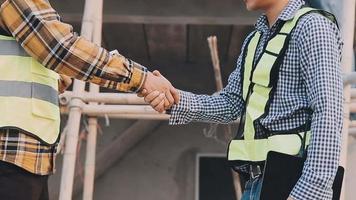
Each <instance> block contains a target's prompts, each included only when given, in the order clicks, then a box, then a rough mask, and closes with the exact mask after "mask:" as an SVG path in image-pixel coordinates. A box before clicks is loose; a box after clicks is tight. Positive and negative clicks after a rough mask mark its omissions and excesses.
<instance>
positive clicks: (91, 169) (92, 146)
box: [83, 0, 104, 200]
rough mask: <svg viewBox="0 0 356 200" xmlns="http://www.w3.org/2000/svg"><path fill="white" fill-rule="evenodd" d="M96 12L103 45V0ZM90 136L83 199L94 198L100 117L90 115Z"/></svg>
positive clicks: (98, 37)
mask: <svg viewBox="0 0 356 200" xmlns="http://www.w3.org/2000/svg"><path fill="white" fill-rule="evenodd" d="M96 3H97V6H96V14H95V15H94V16H93V18H94V22H93V23H94V31H93V32H94V33H93V42H94V43H95V44H97V45H100V46H101V36H102V21H103V20H102V17H103V4H104V2H103V0H97V1H96ZM89 91H90V92H89V94H88V95H90V96H95V95H96V94H98V93H99V91H100V88H99V86H98V85H95V84H93V83H91V84H90V88H89ZM90 104H91V105H97V104H98V103H90ZM88 123H89V125H88V126H89V127H88V137H87V145H86V157H85V166H84V190H83V200H92V199H93V193H94V179H95V156H96V140H97V131H98V129H97V127H98V119H97V118H96V117H90V118H89V119H88Z"/></svg>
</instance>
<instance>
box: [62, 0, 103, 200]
mask: <svg viewBox="0 0 356 200" xmlns="http://www.w3.org/2000/svg"><path fill="white" fill-rule="evenodd" d="M95 8H96V1H95V0H86V1H85V8H84V16H83V23H82V32H81V35H82V36H83V37H85V38H88V39H91V38H92V35H93V30H94V24H93V22H92V20H91V17H92V16H94V15H95ZM84 89H85V83H84V82H82V81H79V80H75V81H74V86H73V93H74V94H75V96H81V94H82V93H83V91H84ZM82 103H83V102H82V100H81V99H79V98H73V99H71V104H70V107H69V108H70V112H69V118H68V132H67V135H66V137H65V138H66V139H65V149H64V155H63V167H62V177H61V185H60V193H59V200H70V199H72V191H73V182H74V171H75V163H76V162H75V161H76V154H77V153H76V151H77V144H78V134H79V128H80V119H81V115H82V112H81V111H82V110H81V104H82Z"/></svg>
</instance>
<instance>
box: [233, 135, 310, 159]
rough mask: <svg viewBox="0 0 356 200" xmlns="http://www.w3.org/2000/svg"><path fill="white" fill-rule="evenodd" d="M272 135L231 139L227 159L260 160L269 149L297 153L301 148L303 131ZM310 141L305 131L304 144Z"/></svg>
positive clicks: (265, 155)
mask: <svg viewBox="0 0 356 200" xmlns="http://www.w3.org/2000/svg"><path fill="white" fill-rule="evenodd" d="M299 135H300V136H298V135H297V134H284V135H274V136H271V137H269V138H268V139H259V140H249V141H246V140H232V141H231V143H230V145H229V153H228V160H240V161H252V162H260V161H264V160H266V158H267V154H268V152H269V151H276V152H282V153H286V154H289V155H297V154H298V153H299V151H300V149H301V144H302V142H301V137H302V136H303V135H304V133H299ZM309 141H310V132H308V133H307V138H306V145H308V144H309Z"/></svg>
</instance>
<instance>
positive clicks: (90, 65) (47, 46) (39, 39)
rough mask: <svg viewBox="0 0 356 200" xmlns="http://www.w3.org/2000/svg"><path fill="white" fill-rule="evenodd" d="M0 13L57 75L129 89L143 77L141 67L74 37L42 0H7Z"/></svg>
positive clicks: (136, 87) (26, 46) (135, 87)
mask: <svg viewBox="0 0 356 200" xmlns="http://www.w3.org/2000/svg"><path fill="white" fill-rule="evenodd" d="M0 15H1V18H2V19H3V22H4V24H5V25H6V27H7V28H8V30H9V31H10V32H11V33H12V35H13V36H14V37H15V38H16V40H17V41H18V42H19V43H21V45H22V46H23V47H24V49H25V50H26V52H27V53H28V54H30V55H31V56H32V57H33V58H35V59H36V60H38V61H39V62H40V63H42V64H43V65H44V66H45V67H47V68H49V69H52V70H54V71H56V72H58V73H60V74H65V75H67V76H70V77H72V78H76V79H80V80H84V81H90V82H92V83H96V84H99V85H101V86H103V87H107V88H111V89H116V90H119V91H133V92H136V91H138V90H139V89H140V88H141V86H142V84H143V82H144V80H145V77H146V68H145V67H143V66H141V65H139V64H136V63H134V62H131V61H130V60H128V59H126V58H125V57H123V56H122V55H119V54H113V55H112V54H110V53H109V52H108V51H107V50H105V49H103V48H101V47H98V46H97V45H95V44H93V43H91V42H90V41H88V40H86V39H85V38H82V37H78V36H77V34H76V33H74V32H73V31H72V26H70V25H69V24H65V23H63V22H61V21H60V20H59V16H58V14H57V12H56V11H55V10H54V9H53V8H52V7H51V6H50V4H49V3H48V2H47V1H45V0H38V1H33V0H27V1H23V0H9V1H7V2H5V3H4V4H3V6H2V8H1V10H0ZM24 18H26V19H24Z"/></svg>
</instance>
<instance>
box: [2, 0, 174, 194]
mask: <svg viewBox="0 0 356 200" xmlns="http://www.w3.org/2000/svg"><path fill="white" fill-rule="evenodd" d="M0 34H1V35H4V36H11V37H14V38H15V39H16V41H17V42H18V43H19V44H21V46H22V47H23V49H24V50H25V51H26V53H27V54H29V55H30V56H31V57H32V58H34V59H36V60H37V61H38V62H39V63H41V64H42V65H43V66H45V67H46V68H48V69H51V70H54V71H55V72H57V73H59V74H61V77H62V81H61V82H60V85H61V84H62V86H61V88H59V91H61V90H62V91H63V88H64V87H66V85H67V84H68V83H69V84H70V79H69V78H68V77H71V78H76V79H80V80H83V81H89V82H92V83H95V84H98V85H100V86H102V87H107V88H111V89H116V90H118V91H123V92H138V91H140V90H142V89H143V88H145V89H146V90H148V91H153V90H158V91H160V92H161V93H164V94H165V95H164V96H165V101H164V102H162V105H165V106H170V105H172V104H173V103H174V102H176V103H177V102H178V98H179V96H178V92H177V91H176V90H175V89H174V88H173V87H172V85H171V84H170V82H169V81H167V80H165V79H164V78H162V77H157V76H154V75H153V74H152V73H151V72H148V71H147V69H146V68H145V67H143V66H141V65H139V64H137V63H135V62H132V61H131V60H129V59H127V58H125V57H123V56H122V55H120V54H118V53H115V54H110V53H109V52H108V51H107V50H105V49H103V48H101V47H98V46H96V45H95V44H93V43H91V42H89V41H88V40H86V39H85V38H82V37H80V36H78V35H77V34H76V33H74V32H73V31H72V27H71V26H70V25H69V24H66V23H63V22H62V21H60V17H59V15H58V13H57V12H56V11H55V10H54V9H53V8H52V7H51V5H50V4H49V2H48V1H47V0H7V1H5V2H4V3H3V4H2V5H1V8H0ZM0 48H1V47H0ZM24 67H26V66H24ZM27 67H30V66H27ZM0 73H3V72H1V71H0ZM66 76H68V77H66ZM55 155H56V144H54V145H48V144H46V143H43V142H42V141H40V140H38V139H37V138H34V137H32V136H30V135H27V134H26V133H23V132H22V131H20V130H18V129H16V128H1V127H0V199H11V200H14V199H16V200H18V199H24V200H25V199H26V200H29V199H33V200H38V199H48V188H47V180H48V175H50V174H52V173H53V172H54V170H55V169H54V162H55Z"/></svg>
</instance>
